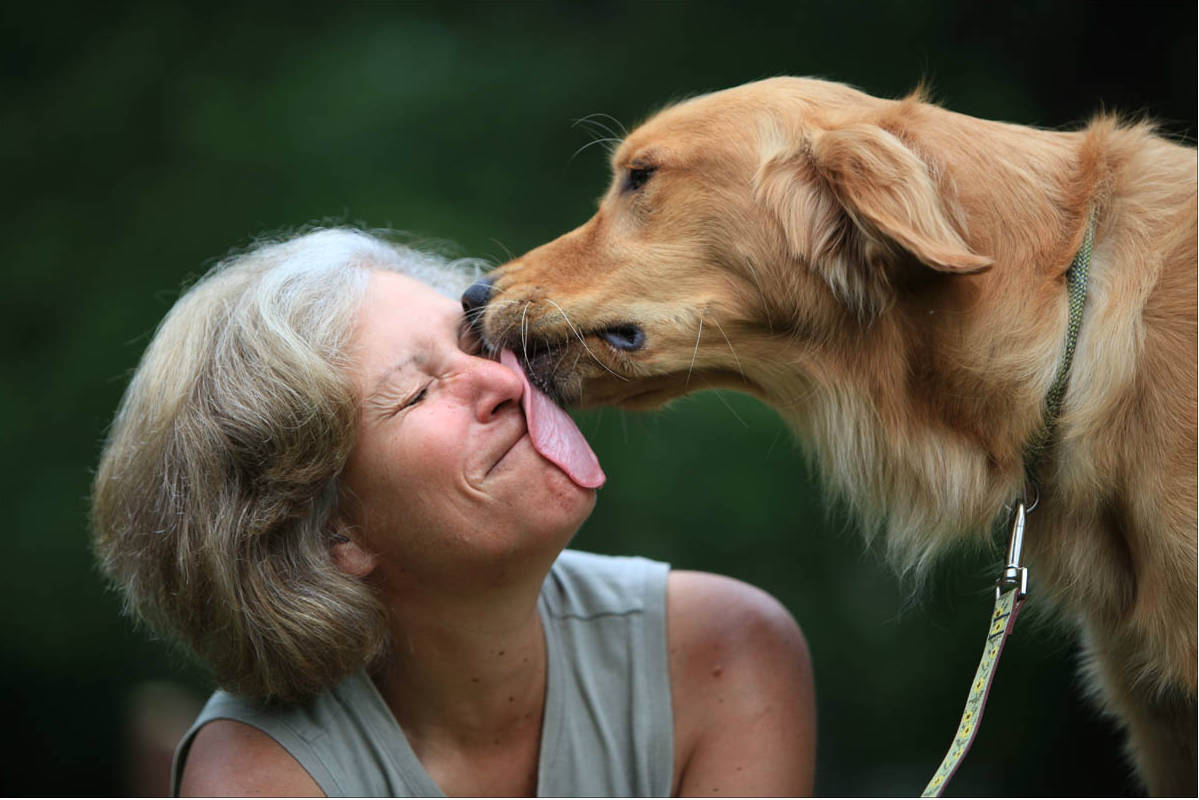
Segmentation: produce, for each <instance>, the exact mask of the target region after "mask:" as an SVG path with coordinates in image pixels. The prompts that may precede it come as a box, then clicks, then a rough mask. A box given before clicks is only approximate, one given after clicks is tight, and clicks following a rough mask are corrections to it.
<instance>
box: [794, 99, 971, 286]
mask: <svg viewBox="0 0 1199 800" xmlns="http://www.w3.org/2000/svg"><path fill="white" fill-rule="evenodd" d="M811 158H812V164H813V166H814V167H815V169H816V172H817V173H818V174H819V175H820V177H821V178H822V179H823V181H824V183H825V184H826V186H827V188H828V190H829V191H831V192H832V194H833V195H834V196H835V197H836V199H837V201H838V203H839V204H840V206H841V207H842V208H843V209H844V210H845V213H846V214H848V215H849V218H850V219H851V220H852V221H853V223H854V225H855V226H856V227H857V228H858V229H859V231H860V233H861V235H863V236H865V237H867V238H868V239H874V240H876V241H878V240H881V241H878V243H880V244H890V243H893V244H894V245H898V246H899V247H900V248H902V249H903V250H905V251H906V252H908V253H910V254H911V255H913V256H915V258H916V259H917V260H919V261H920V262H922V263H924V264H926V265H928V266H930V267H932V268H933V269H935V270H938V271H941V272H951V273H970V272H979V271H981V270H984V269H986V268H987V267H989V266H990V265H991V259H989V258H987V257H985V256H981V255H978V254H977V253H974V252H972V251H971V250H970V247H969V245H967V244H966V242H965V241H964V240H963V239H962V236H961V234H960V233H959V232H958V230H957V228H956V227H955V225H954V224H953V222H952V220H951V218H950V215H949V213H948V210H947V208H946V203H945V200H944V198H943V197H942V196H941V191H940V189H939V188H938V186H937V183H936V181H934V180H933V178H932V176H931V175H930V174H929V169H928V166H927V165H926V164H925V163H924V162H923V161H921V160H920V158H919V157H917V155H916V154H915V153H913V152H912V151H911V150H910V149H908V148H907V147H906V146H905V145H904V144H903V142H901V141H900V140H899V139H898V137H896V136H895V135H894V134H892V133H890V132H888V131H886V130H884V129H883V128H881V127H879V126H877V125H871V124H867V123H859V124H854V125H847V126H845V127H842V128H835V129H832V130H826V131H821V132H820V133H818V134H816V135H815V136H814V137H813V138H812V139H811Z"/></svg>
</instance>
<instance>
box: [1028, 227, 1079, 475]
mask: <svg viewBox="0 0 1199 800" xmlns="http://www.w3.org/2000/svg"><path fill="white" fill-rule="evenodd" d="M1094 245H1095V214H1094V213H1092V214H1091V217H1090V219H1089V220H1088V221H1087V229H1086V232H1085V233H1084V234H1083V239H1082V247H1080V248H1078V252H1077V253H1075V255H1074V261H1072V262H1071V263H1070V268H1069V269H1068V270H1066V287H1067V290H1068V294H1069V300H1070V320H1069V323H1068V324H1067V326H1066V353H1065V355H1064V356H1063V357H1062V363H1061V364H1060V365H1059V366H1058V368H1057V375H1056V376H1054V378H1053V383H1052V384H1051V385H1050V387H1049V392H1048V394H1046V395H1045V412H1044V415H1043V417H1042V421H1041V426H1040V428H1038V429H1037V431H1036V433H1034V434H1033V435H1032V438H1030V439H1029V440H1028V444H1027V445H1025V447H1024V475H1025V478H1026V479H1027V482H1028V488H1035V487H1036V486H1037V477H1038V476H1037V466H1038V464H1039V463H1040V460H1041V457H1042V456H1044V455H1045V451H1046V450H1047V449H1048V448H1049V445H1050V443H1051V442H1052V441H1053V435H1054V433H1055V432H1056V429H1057V421H1058V417H1059V416H1061V413H1062V401H1063V399H1064V398H1065V396H1066V385H1067V384H1068V383H1069V381H1070V366H1071V364H1073V363H1074V348H1075V346H1076V345H1077V344H1078V331H1079V328H1080V327H1081V326H1082V308H1083V304H1084V303H1085V302H1086V299H1087V277H1088V276H1089V274H1090V270H1091V251H1092V249H1093V248H1094Z"/></svg>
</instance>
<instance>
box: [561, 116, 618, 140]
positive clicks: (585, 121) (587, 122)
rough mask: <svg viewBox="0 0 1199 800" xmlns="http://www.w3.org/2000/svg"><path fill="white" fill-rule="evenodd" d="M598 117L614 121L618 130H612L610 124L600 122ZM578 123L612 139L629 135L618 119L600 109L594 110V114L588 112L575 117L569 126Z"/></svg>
mask: <svg viewBox="0 0 1199 800" xmlns="http://www.w3.org/2000/svg"><path fill="white" fill-rule="evenodd" d="M599 117H607V118H608V119H610V120H612V122H614V123H616V127H618V128H620V130H619V131H615V130H613V129H612V126H611V125H608V124H607V123H605V122H602V121H601V120H599V119H597V118H599ZM580 125H582V126H584V127H586V128H588V130H592V131H594V130H598V131H601V132H603V133H606V134H608V136H609V137H611V138H614V139H623V138H625V137H626V136H628V135H629V132H628V130H626V129H625V126H624V125H622V124H621V122H620V120H618V119H617V118H616V117H614V116H612V115H611V114H605V113H603V112H602V111H600V112H596V113H594V114H588V115H587V116H585V117H580V118H579V119H576V120H575V121H574V122H573V123H571V127H578V126H580Z"/></svg>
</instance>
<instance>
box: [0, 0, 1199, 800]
mask: <svg viewBox="0 0 1199 800" xmlns="http://www.w3.org/2000/svg"><path fill="white" fill-rule="evenodd" d="M1195 22H1196V20H1195V3H1194V2H1193V0H1185V1H1184V2H1177V3H1173V2H1170V3H1155V2H1138V3H1088V2H1079V1H1078V0H1074V1H1061V2H1049V1H1048V0H1034V1H1033V2H1019V3H981V2H980V3H964V2H953V0H945V1H943V2H934V1H932V0H929V1H928V2H903V3H901V2H881V3H869V4H867V3H854V2H803V1H802V0H800V1H795V0H793V1H792V2H777V3H768V2H737V3H682V2H672V3H664V2H663V3H638V2H628V1H627V0H607V1H604V2H578V3H561V4H540V3H472V4H466V3H458V4H449V3H438V4H413V3H390V4H389V3H358V4H341V5H336V6H332V5H329V6H322V5H316V4H305V3H294V2H293V3H279V4H257V3H255V4H228V5H226V4H222V3H206V4H177V3H166V2H161V3H154V4H146V5H126V4H123V3H104V4H101V3H92V4H84V3H74V4H71V3H66V4H63V3H53V2H48V3H21V4H12V3H10V4H7V5H6V7H5V9H4V10H3V11H0V29H2V31H3V42H4V44H3V47H0V63H2V65H3V66H2V70H0V158H2V159H3V169H2V171H0V176H2V177H0V181H2V182H3V185H4V186H5V187H6V188H5V190H4V191H3V192H2V193H0V197H2V200H0V202H2V203H3V204H4V205H3V214H0V226H3V234H2V235H0V265H2V266H0V268H2V269H3V271H4V273H3V274H4V291H3V292H2V293H0V304H2V309H3V314H2V315H0V319H2V320H3V335H2V337H0V347H2V348H3V352H4V358H3V365H4V366H3V369H4V380H3V389H2V390H0V411H2V413H0V419H2V420H3V424H2V426H0V431H2V437H3V438H2V443H3V447H2V448H0V452H2V453H3V461H2V463H3V470H4V472H3V480H2V484H0V485H3V487H4V510H5V511H6V512H7V517H8V518H7V534H6V535H5V536H4V537H2V538H0V601H2V604H3V608H4V609H5V610H4V613H3V614H2V615H0V678H2V679H3V687H4V688H3V693H2V697H3V699H2V701H0V718H2V719H4V720H5V721H6V724H8V725H9V730H10V737H9V743H8V745H7V746H6V748H5V755H4V758H3V768H2V769H0V793H3V794H5V795H81V794H82V795H97V794H98V795H108V794H126V793H131V792H138V791H148V789H147V788H146V787H147V786H148V785H147V784H145V783H138V782H135V781H136V780H137V776H136V773H135V772H131V768H130V765H129V764H128V761H129V756H128V754H129V753H130V752H131V751H133V752H137V750H136V749H135V748H136V746H137V743H136V741H135V737H136V736H139V735H140V736H145V735H146V729H147V727H149V728H150V729H151V733H153V728H154V726H155V725H165V726H166V731H167V732H166V733H165V734H163V735H166V736H167V737H168V738H169V737H170V736H173V733H172V732H171V727H170V725H171V719H170V716H169V715H166V711H167V710H169V709H170V708H172V707H173V706H172V705H171V702H168V701H169V700H170V695H169V693H165V690H164V689H163V688H162V686H161V684H160V682H162V681H168V682H170V684H171V685H175V686H182V687H186V688H187V689H189V690H190V691H193V692H196V693H197V694H203V693H205V692H206V691H207V690H206V687H205V683H204V677H203V675H202V673H200V672H198V671H197V670H195V669H194V668H193V667H191V666H190V665H189V664H188V663H187V661H186V660H185V659H183V658H182V657H180V656H178V655H175V654H172V653H171V652H170V651H169V650H168V649H167V648H166V647H165V646H164V645H162V644H161V643H157V642H154V641H152V640H150V639H149V638H148V637H147V636H146V635H145V634H144V633H142V632H140V631H138V630H136V629H135V628H134V627H133V625H132V624H131V623H130V622H129V621H128V620H127V619H124V618H122V617H121V616H120V613H119V603H118V601H117V599H116V598H115V597H114V596H113V595H112V594H111V593H109V592H108V591H106V589H105V588H104V587H103V584H102V582H101V581H100V579H99V577H98V576H97V573H96V570H95V568H94V567H93V564H92V559H91V555H90V551H89V546H88V539H87V533H86V508H87V494H88V491H89V481H90V476H91V469H92V466H93V465H94V463H95V461H96V458H97V453H98V450H99V446H100V443H101V439H102V436H103V433H104V430H105V426H106V424H107V422H108V420H109V418H110V416H111V414H112V412H113V409H114V408H115V405H116V403H117V400H118V398H119V396H120V394H121V392H122V390H123V388H124V384H125V381H126V379H127V377H128V374H129V372H130V370H131V369H132V367H133V366H134V365H135V363H136V361H137V359H138V356H139V354H140V353H141V350H142V348H143V347H144V346H145V344H146V342H147V340H148V336H149V334H150V333H151V331H152V330H153V327H154V325H155V323H156V322H157V321H158V319H159V318H160V317H161V316H162V315H163V314H164V313H165V312H166V310H167V308H168V307H169V306H170V304H171V302H172V300H173V299H174V298H175V297H176V296H177V293H178V289H179V287H180V285H181V284H182V283H183V282H184V281H185V280H187V279H189V278H190V277H194V276H195V275H197V274H198V273H200V272H202V271H203V269H204V268H205V267H206V266H207V265H209V264H211V263H212V261H213V260H214V259H216V258H219V257H220V256H222V255H223V254H224V253H225V252H226V251H228V250H229V249H230V248H232V247H234V246H240V245H244V244H246V243H247V242H248V241H249V240H250V238H251V237H253V236H254V235H256V234H260V233H263V232H277V231H280V230H283V229H287V228H290V227H295V226H298V225H301V224H303V223H308V222H314V221H317V222H326V223H328V222H344V223H362V224H365V225H368V226H372V227H382V226H386V227H392V228H395V229H399V230H404V231H408V232H410V233H412V234H414V235H416V236H418V237H421V238H435V239H447V240H451V241H453V242H456V243H457V244H458V245H459V249H460V252H461V253H462V254H466V255H474V256H482V257H485V258H488V259H490V260H492V261H493V262H496V263H498V262H501V261H503V260H505V259H506V258H507V254H508V253H520V252H523V251H524V250H526V249H528V248H530V247H532V246H534V245H536V244H538V243H541V242H543V241H545V240H547V239H549V238H551V237H553V236H555V235H557V234H558V233H560V232H562V231H564V230H566V229H568V228H570V227H574V226H575V225H577V224H579V223H580V222H582V221H583V220H584V219H585V218H586V217H587V216H589V214H590V213H591V211H592V210H593V208H594V202H595V198H597V197H598V196H599V195H600V194H601V192H602V191H603V188H604V185H605V182H606V180H607V174H606V169H607V167H606V163H605V160H604V159H605V154H604V152H603V148H602V147H593V148H588V149H586V150H583V151H582V152H578V153H577V152H576V151H579V150H580V148H582V147H583V146H584V145H586V144H587V143H588V142H590V141H591V140H592V139H593V138H594V136H593V133H592V132H590V131H589V130H588V128H587V127H586V126H580V125H577V124H575V123H576V121H577V120H579V119H580V118H582V117H585V116H586V115H589V114H595V113H604V114H610V115H612V116H613V117H615V118H616V119H618V120H619V121H620V122H621V123H623V124H624V125H626V126H628V127H632V125H633V124H634V123H635V122H637V121H638V120H639V119H642V118H644V116H646V115H647V114H648V113H650V112H651V111H653V110H654V109H656V108H658V107H660V106H661V105H662V104H664V103H666V102H667V101H670V100H672V99H678V98H682V97H685V96H687V95H690V94H693V93H697V92H701V91H706V90H711V89H719V88H724V87H727V86H731V85H735V84H738V83H742V82H745V81H748V80H753V79H757V78H761V77H767V76H770V75H776V74H798V75H816V76H821V77H827V78H831V79H835V80H841V81H845V82H849V83H852V84H855V85H857V86H859V87H861V88H863V89H865V90H867V91H869V92H872V93H874V94H879V95H884V96H896V95H900V94H903V93H905V92H907V91H908V90H910V89H911V88H913V87H914V86H915V85H916V84H917V83H918V82H919V81H921V80H922V79H925V80H927V81H928V82H929V83H930V84H931V86H932V88H933V92H934V95H935V96H936V97H937V98H938V99H939V101H940V102H941V103H943V104H944V105H946V106H948V107H950V108H952V109H954V110H956V111H961V112H964V113H968V114H974V115H977V116H983V117H988V118H994V119H1005V120H1010V121H1014V122H1021V123H1027V124H1034V125H1040V126H1049V127H1058V126H1070V125H1073V124H1076V123H1079V122H1081V121H1083V120H1085V119H1086V118H1087V117H1088V116H1089V115H1090V114H1091V113H1093V112H1094V111H1096V110H1098V109H1100V108H1109V109H1119V110H1124V111H1129V112H1134V113H1144V114H1147V115H1149V116H1152V117H1154V118H1157V119H1159V120H1161V121H1162V122H1163V123H1164V126H1165V129H1166V130H1167V131H1169V132H1170V133H1171V134H1173V135H1175V136H1178V137H1185V138H1187V139H1188V140H1190V139H1191V137H1193V135H1194V132H1195V96H1196V50H1195V41H1196V40H1195V30H1196V27H1195ZM579 419H580V422H581V424H582V426H583V428H584V431H585V432H586V433H587V434H588V435H589V436H590V438H591V440H592V441H593V443H594V445H595V449H596V450H597V452H598V453H599V455H600V458H601V460H602V461H603V463H604V464H605V466H606V468H607V471H608V474H609V475H610V476H611V481H610V483H609V484H608V486H607V487H606V488H605V489H604V490H603V492H602V493H601V497H600V502H599V505H598V508H597V510H596V512H595V514H594V516H593V517H592V519H591V520H590V521H589V522H588V523H587V525H586V526H585V527H584V529H583V531H582V532H581V534H580V535H579V538H578V540H577V544H578V546H580V547H584V548H588V549H592V550H596V551H601V552H620V553H641V554H645V555H648V556H652V557H656V558H661V559H666V560H669V561H671V562H673V563H674V564H675V565H676V566H677V567H681V568H691V569H705V570H712V571H717V572H722V573H725V574H729V575H733V576H736V577H739V578H742V579H744V580H747V581H750V582H752V583H755V584H757V585H759V586H762V587H764V588H766V589H767V590H769V591H770V592H772V593H773V594H775V595H776V596H777V597H779V598H780V599H781V600H782V601H783V602H784V603H786V605H787V606H788V607H789V608H790V609H791V611H792V612H793V613H794V615H795V616H796V618H797V619H798V620H799V621H800V623H801V625H802V626H803V627H804V629H805V631H806V633H807V636H808V639H809V641H810V644H811V648H812V651H813V654H814V658H815V666H816V675H817V689H818V697H819V703H820V706H819V724H820V742H819V768H818V775H817V789H818V791H819V793H821V794H826V795H912V794H918V793H919V791H920V789H921V788H922V787H923V785H924V782H925V781H926V780H927V778H928V777H929V776H930V775H931V773H932V771H933V769H934V768H935V766H936V764H937V763H938V761H939V759H940V758H941V756H942V754H943V752H944V748H945V747H946V746H947V744H948V742H949V740H950V738H951V736H952V734H953V730H954V728H955V725H956V719H957V715H958V714H959V713H960V704H961V702H962V701H963V700H964V698H965V694H966V690H967V685H968V683H969V682H970V679H971V676H972V674H973V670H974V667H975V665H976V663H977V659H978V655H979V653H980V651H981V646H982V637H983V632H984V628H985V626H986V618H987V615H988V613H989V610H990V609H989V597H988V587H989V584H990V582H991V581H992V579H993V575H994V567H995V564H996V561H995V559H994V558H993V557H992V556H989V555H986V554H979V555H978V556H976V557H973V558H963V559H960V560H955V561H953V562H952V563H947V564H946V565H944V568H943V569H942V570H941V571H940V573H939V574H938V576H937V580H936V581H934V583H933V586H932V587H931V588H930V589H929V590H927V591H925V592H922V593H921V594H919V595H918V596H915V597H913V596H912V594H911V592H910V590H909V588H907V587H904V586H902V585H900V583H899V582H898V581H897V580H896V579H895V578H894V577H893V576H892V575H891V574H890V573H889V572H888V571H887V569H886V568H885V567H884V566H883V565H882V564H881V561H880V558H879V557H878V554H877V553H871V552H869V551H868V549H867V548H866V547H865V546H864V545H863V543H862V541H861V538H860V537H858V536H857V533H856V531H855V530H854V529H853V526H852V524H851V523H850V522H849V521H848V520H846V519H844V518H843V517H842V516H841V515H840V513H839V512H838V511H837V510H836V509H832V510H830V509H829V508H827V507H826V506H825V505H824V504H823V503H822V502H821V500H820V495H819V490H818V488H817V484H816V482H815V480H814V477H813V475H812V474H811V473H810V472H809V470H808V469H807V468H806V467H805V463H804V460H803V458H802V456H801V454H800V453H799V452H797V451H796V449H795V447H794V446H793V444H792V443H791V440H790V437H789V436H788V434H787V433H786V431H785V430H784V428H783V426H782V424H781V423H780V421H779V420H778V418H777V417H776V416H775V414H774V413H773V412H771V411H770V410H768V409H765V408H763V407H761V406H760V405H758V404H756V403H755V402H753V401H752V400H749V399H748V398H745V397H741V396H736V395H727V394H721V395H716V394H704V395H697V396H695V397H692V398H687V399H684V400H681V401H679V402H677V403H676V404H674V405H673V406H672V407H671V408H670V409H668V410H666V411H664V412H660V413H656V414H652V415H634V414H625V413H622V412H617V411H612V410H607V411H600V412H594V413H588V414H585V415H580V417H579ZM1035 525H1036V523H1035V515H1034V517H1033V519H1032V522H1031V526H1030V535H1032V536H1035V535H1036V527H1035ZM1035 579H1036V578H1035V576H1034V582H1035ZM1034 588H1035V587H1034ZM1032 604H1033V605H1034V606H1035V604H1036V599H1035V595H1034V599H1033V600H1032ZM1076 659H1077V656H1076V649H1075V642H1074V641H1073V638H1072V636H1071V635H1070V634H1069V633H1068V632H1067V631H1064V630H1062V629H1059V628H1057V627H1055V626H1054V625H1053V624H1052V623H1051V622H1049V621H1045V620H1040V621H1038V620H1037V619H1036V618H1035V617H1034V616H1033V615H1029V617H1027V618H1026V619H1025V620H1024V621H1023V623H1022V625H1021V626H1020V628H1019V629H1018V632H1017V636H1016V638H1015V640H1014V641H1013V642H1012V644H1011V645H1010V646H1009V649H1008V651H1007V655H1006V656H1005V658H1004V661H1003V664H1002V666H1001V669H1000V672H999V678H998V681H997V686H996V689H995V691H994V692H993V694H992V700H991V707H990V709H989V710H988V714H987V719H986V720H985V722H984V724H983V726H982V730H981V734H980V736H979V739H978V741H977V743H976V746H975V749H974V752H973V753H972V755H971V756H970V758H969V759H968V761H967V762H966V765H965V767H964V768H963V769H962V771H961V772H960V773H959V776H958V778H957V779H956V781H955V783H954V784H952V785H951V787H950V791H949V794H951V795H959V796H960V795H980V794H982V795H1120V794H1125V793H1127V792H1130V791H1132V788H1133V787H1132V785H1131V784H1130V782H1129V780H1128V778H1127V771H1126V768H1125V765H1124V762H1123V757H1122V755H1121V752H1120V746H1119V741H1118V739H1117V738H1116V737H1115V735H1114V733H1113V730H1112V729H1111V727H1110V725H1109V723H1108V722H1107V721H1105V720H1104V719H1102V718H1101V717H1100V716H1099V715H1098V714H1097V713H1096V712H1094V711H1093V710H1092V709H1091V707H1090V706H1088V705H1087V704H1086V703H1085V702H1084V701H1083V700H1082V699H1080V691H1079V686H1078V682H1077V680H1076V678H1075V669H1076ZM147 686H149V687H151V688H150V689H148V688H147ZM153 687H158V689H157V690H154V689H153ZM182 705H183V710H182V711H181V712H180V713H183V714H187V713H190V711H189V710H188V707H187V704H186V703H183V704H182ZM147 707H148V708H149V710H150V711H151V712H157V713H156V714H155V713H152V714H151V715H150V717H149V720H148V721H147V720H146V719H145V715H146V712H147ZM164 715H165V716H166V719H165V720H159V719H156V716H164ZM134 718H138V719H142V722H141V723H140V725H139V726H135V727H136V728H137V731H140V733H137V732H136V731H134V732H131V720H132V719H134ZM159 738H161V736H160V737H159ZM149 766H151V767H154V768H159V769H160V767H155V765H153V764H150V765H149Z"/></svg>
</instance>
